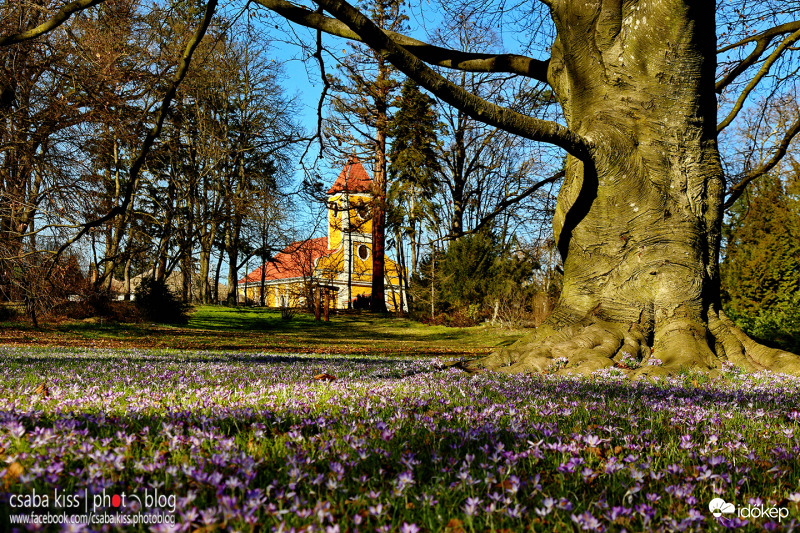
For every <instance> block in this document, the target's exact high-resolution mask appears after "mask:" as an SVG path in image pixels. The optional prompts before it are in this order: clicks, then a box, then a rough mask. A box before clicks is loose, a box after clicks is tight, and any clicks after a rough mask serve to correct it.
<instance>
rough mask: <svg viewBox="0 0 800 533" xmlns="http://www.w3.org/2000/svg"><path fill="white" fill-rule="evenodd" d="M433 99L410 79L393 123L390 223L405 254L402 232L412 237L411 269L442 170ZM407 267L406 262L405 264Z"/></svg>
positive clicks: (390, 154) (414, 264) (391, 131)
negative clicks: (423, 224)
mask: <svg viewBox="0 0 800 533" xmlns="http://www.w3.org/2000/svg"><path fill="white" fill-rule="evenodd" d="M434 105H435V101H434V100H433V98H431V97H429V96H427V95H425V94H423V93H422V92H421V91H420V90H419V86H418V85H417V84H416V83H414V81H412V80H406V81H405V83H404V84H403V88H402V91H401V93H400V97H399V109H398V110H397V112H396V113H395V115H394V117H393V118H392V120H391V123H390V125H389V136H390V137H392V147H391V150H390V151H389V158H390V160H391V164H390V167H389V175H390V176H391V179H392V186H391V189H390V191H389V219H388V225H390V226H392V227H393V228H394V231H395V236H396V237H395V238H396V242H397V248H398V250H399V251H401V254H400V255H401V258H402V257H404V255H403V254H402V250H400V249H401V247H402V239H401V233H403V234H405V235H406V236H408V237H409V238H410V240H411V243H410V244H411V270H412V272H415V271H416V270H417V257H418V255H419V238H418V233H417V231H418V227H419V224H420V220H421V219H422V218H424V217H425V215H426V213H429V212H430V211H431V203H430V200H429V199H430V198H432V197H433V195H434V193H435V188H436V180H435V175H436V173H437V172H439V171H440V165H439V160H438V158H437V156H436V143H437V134H438V130H439V127H440V126H439V123H438V116H437V113H436V109H435V107H434ZM403 266H404V267H405V265H403Z"/></svg>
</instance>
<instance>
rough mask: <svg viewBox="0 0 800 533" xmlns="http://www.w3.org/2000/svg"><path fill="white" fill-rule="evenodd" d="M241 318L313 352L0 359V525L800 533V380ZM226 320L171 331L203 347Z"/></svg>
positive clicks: (8, 354) (10, 350)
mask: <svg viewBox="0 0 800 533" xmlns="http://www.w3.org/2000/svg"><path fill="white" fill-rule="evenodd" d="M242 313H243V314H242V323H241V329H240V330H239V332H240V333H241V334H244V335H257V336H260V338H262V339H263V338H269V337H270V336H275V337H280V338H281V339H282V340H284V341H285V342H286V343H287V345H290V346H293V347H299V346H301V345H302V339H303V336H305V335H308V336H309V339H311V340H308V341H307V342H308V345H309V346H310V347H312V348H314V349H313V350H308V351H306V352H305V353H299V352H297V353H288V352H287V351H285V350H283V351H279V352H276V351H271V350H252V351H242V350H236V351H234V350H228V349H220V347H214V346H213V345H206V346H205V348H206V349H204V350H197V349H193V350H177V349H175V348H174V347H169V348H158V349H151V348H142V347H138V348H118V347H115V348H96V347H95V348H91V347H51V346H39V347H35V346H26V345H14V346H11V345H5V346H0V391H2V392H0V529H3V528H4V527H5V528H6V529H8V528H12V529H13V528H15V527H20V526H16V525H12V524H11V523H10V521H11V519H12V518H14V520H16V516H17V515H19V514H29V513H35V514H36V516H43V513H44V512H46V511H48V512H50V513H53V514H61V513H68V514H70V515H72V514H75V515H76V516H78V517H82V516H88V515H89V513H92V514H91V516H92V517H93V518H92V520H94V521H95V523H93V524H91V525H89V526H88V528H87V530H91V531H95V530H102V528H103V527H106V528H107V529H108V528H109V527H110V526H103V525H101V523H103V522H105V523H108V522H109V521H111V520H115V521H117V522H125V521H127V522H128V523H130V525H128V526H126V529H129V530H142V531H149V530H156V531H158V530H172V529H169V528H166V527H165V526H163V524H162V525H155V526H154V525H152V524H153V523H158V522H162V523H163V522H169V521H171V520H173V519H174V521H175V522H176V523H177V525H178V528H177V530H181V531H228V530H229V531H262V530H266V531H322V532H335V531H338V532H340V533H343V532H345V531H348V532H356V531H363V532H366V531H370V532H372V531H385V532H389V531H392V532H395V531H401V532H409V531H446V532H449V533H458V532H464V533H465V532H473V531H480V532H484V531H508V532H516V531H542V532H545V531H623V530H625V531H630V532H637V531H706V530H709V531H723V530H728V529H736V530H737V531H762V530H778V531H791V530H794V529H797V528H799V527H800V524H799V523H798V521H799V520H800V509H798V505H799V504H800V463H798V461H797V457H798V452H800V440H798V439H799V438H800V387H799V386H800V380H798V379H797V378H791V377H786V376H780V375H775V374H769V373H762V374H751V375H743V374H741V373H739V372H737V370H736V369H735V368H730V367H728V368H727V369H726V371H725V372H724V373H723V375H722V376H721V377H720V378H719V379H717V380H716V381H714V382H711V381H710V380H709V379H708V378H707V376H705V375H703V374H696V373H686V374H682V375H680V376H677V377H675V378H670V379H667V380H661V381H657V382H638V383H631V382H630V381H629V380H627V379H626V378H625V374H624V373H623V372H621V371H618V370H616V369H606V370H604V371H601V372H598V373H596V374H595V375H593V376H590V377H587V378H567V377H563V376H557V375H552V374H545V375H535V376H506V375H503V374H498V373H492V372H484V373H479V374H474V375H470V374H466V373H463V372H460V371H458V370H456V369H454V368H452V367H447V366H446V365H445V363H446V362H447V361H449V360H451V358H449V357H444V356H442V355H441V353H446V350H445V349H448V348H449V349H452V350H453V351H454V352H459V357H461V356H463V354H464V353H469V351H470V350H474V351H476V352H477V351H479V350H485V349H486V347H487V346H489V345H491V344H492V343H493V342H497V340H498V339H504V338H505V337H504V336H502V335H501V336H498V337H496V338H493V337H492V336H493V335H500V334H499V333H498V332H487V331H483V332H481V331H479V330H478V329H476V330H475V331H462V332H460V333H457V334H456V333H451V334H456V339H455V340H453V339H447V338H439V337H437V336H439V335H446V334H447V331H446V330H438V329H435V328H431V329H430V330H426V328H424V327H422V326H418V325H415V324H413V323H408V324H403V323H402V322H400V323H395V322H393V321H391V320H387V319H371V318H368V317H355V318H352V319H351V320H350V322H348V321H346V320H345V319H341V321H339V322H338V324H337V322H332V323H331V324H328V325H321V324H314V323H313V321H309V320H307V323H305V324H304V323H303V322H301V321H300V320H298V321H297V322H295V321H294V320H293V321H291V322H290V323H289V324H284V327H280V322H277V320H280V319H278V318H276V317H272V316H271V315H269V314H265V313H264V314H262V313H263V312H259V311H252V313H254V314H253V317H255V319H258V320H263V321H264V324H263V329H260V330H258V331H259V332H258V333H254V332H252V331H251V330H250V327H251V326H250V324H252V318H248V315H245V314H244V313H251V311H243V312H242ZM200 319H202V322H198V321H199V320H200ZM273 319H275V320H274V321H273ZM227 320H228V319H227V318H220V317H219V315H216V313H214V312H210V311H209V312H205V313H204V314H200V315H199V316H198V315H195V318H194V319H193V322H192V323H190V325H189V326H188V327H187V328H185V329H186V330H187V331H201V332H207V333H204V334H207V335H208V336H209V337H208V338H209V339H212V338H213V335H214V332H215V331H218V332H222V333H226V334H227V333H231V331H230V330H229V329H228V327H227V326H226V325H225V322H226V321H227ZM220 321H222V323H219V322H220ZM215 324H216V325H215ZM349 324H353V325H354V327H352V328H351V330H352V331H351V333H349V334H342V333H338V332H339V331H340V330H342V329H346V327H347V326H348V325H349ZM108 327H110V326H108ZM148 327H149V326H148ZM328 328H330V329H328ZM168 329H169V328H168ZM141 331H144V330H139V333H136V335H140V334H141ZM157 331H159V332H160V331H162V330H160V329H159V330H157ZM177 331H183V329H181V328H177ZM326 331H329V332H330V334H328V335H326V333H325V332H326ZM379 331H383V333H384V336H383V338H382V339H380V340H375V341H374V342H375V343H376V344H369V346H371V347H370V348H369V349H368V350H367V351H366V352H364V353H350V354H348V353H346V352H347V348H346V347H347V346H350V345H353V346H359V345H361V344H362V341H366V338H367V337H369V338H371V337H373V336H374V335H375V333H376V332H379ZM403 331H407V332H408V334H407V335H403V333H402V332H403ZM313 332H316V337H312V335H311V334H312V333H313ZM29 333H31V334H34V332H29ZM50 333H51V334H53V335H55V334H56V333H54V332H50ZM57 333H60V334H64V335H67V333H66V331H60V330H59V331H58V332H57ZM69 334H70V335H75V336H76V337H77V336H79V333H76V332H75V331H74V330H73V331H72V332H71V333H69ZM100 334H102V335H105V333H103V331H102V330H101V331H100ZM100 334H98V335H100ZM360 335H363V336H364V337H359V336H360ZM132 336H135V335H132ZM98 338H100V337H98ZM480 338H483V340H482V341H481V340H479V339H480ZM246 342H250V341H246ZM318 342H319V344H317V343H318ZM406 342H409V343H411V344H412V346H414V348H413V349H412V350H411V351H410V352H408V353H404V352H403V350H401V349H400V346H401V345H402V344H405V343H406ZM427 343H431V346H433V349H432V350H431V353H439V355H436V356H425V355H420V354H423V353H425V350H424V349H423V348H424V347H425V346H426V344H427ZM319 346H326V347H327V348H328V349H327V351H325V350H317V347H319ZM211 348H213V349H211ZM334 348H335V350H334ZM438 350H441V352H437V351H438ZM409 354H411V355H409ZM44 496H47V497H48V501H47V502H43V497H44ZM59 496H60V499H57V498H58V497H59ZM36 497H38V498H39V499H38V500H36ZM711 503H713V505H712V506H711V507H710V506H709V504H711ZM712 508H713V509H712ZM712 511H716V514H718V515H719V516H718V517H715V516H714V513H713V512H712ZM98 522H99V523H98ZM137 522H138V525H137V524H136V523H137ZM83 527H84V526H80V525H74V529H75V530H83V529H82V528H83ZM116 527H118V526H114V527H111V529H115V528H116ZM44 529H45V530H48V531H51V530H52V531H59V530H61V526H53V525H48V526H44Z"/></svg>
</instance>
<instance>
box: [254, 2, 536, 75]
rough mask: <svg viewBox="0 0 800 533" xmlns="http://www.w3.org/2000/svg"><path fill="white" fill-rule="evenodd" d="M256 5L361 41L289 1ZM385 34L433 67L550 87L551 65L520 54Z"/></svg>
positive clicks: (340, 24)
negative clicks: (464, 48) (470, 49)
mask: <svg viewBox="0 0 800 533" xmlns="http://www.w3.org/2000/svg"><path fill="white" fill-rule="evenodd" d="M255 1H256V2H257V3H259V4H261V5H262V6H264V7H266V8H267V9H270V10H272V11H274V12H275V13H277V14H279V15H281V16H282V17H285V18H286V19H288V20H290V21H292V22H294V23H295V24H300V25H302V26H307V27H309V28H313V29H317V30H321V31H324V32H325V33H328V34H331V35H336V36H338V37H343V38H345V39H350V40H353V41H361V37H360V36H359V35H358V34H357V33H356V32H354V31H353V30H351V29H350V28H349V27H348V26H347V25H346V24H344V23H343V22H341V21H340V20H337V19H335V18H331V17H326V16H324V15H322V14H320V13H317V12H315V11H311V10H310V9H308V8H306V7H303V6H298V5H295V4H292V3H290V2H287V1H286V0H255ZM385 33H386V35H388V36H389V37H390V38H391V39H392V40H393V41H394V42H396V43H397V44H399V45H401V46H403V47H404V48H405V49H407V50H408V51H409V52H411V53H412V54H414V55H415V56H417V57H418V58H420V59H421V60H422V61H425V62H426V63H430V64H431V65H436V66H439V67H445V68H452V69H456V70H465V71H468V72H506V73H510V74H518V75H521V76H526V77H529V78H533V79H535V80H538V81H541V82H544V83H547V66H548V61H540V60H537V59H533V58H530V57H526V56H521V55H516V54H476V53H470V52H461V51H458V50H452V49H450V48H443V47H440V46H435V45H432V44H429V43H426V42H423V41H419V40H417V39H414V38H412V37H408V36H406V35H403V34H400V33H397V32H393V31H388V30H387V31H385Z"/></svg>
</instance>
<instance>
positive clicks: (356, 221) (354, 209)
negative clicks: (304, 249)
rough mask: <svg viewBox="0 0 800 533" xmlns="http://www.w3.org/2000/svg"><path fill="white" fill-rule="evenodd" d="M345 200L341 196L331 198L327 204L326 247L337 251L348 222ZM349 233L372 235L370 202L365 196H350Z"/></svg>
mask: <svg viewBox="0 0 800 533" xmlns="http://www.w3.org/2000/svg"><path fill="white" fill-rule="evenodd" d="M346 200H347V199H346V198H345V197H344V195H342V194H337V195H333V196H331V198H330V200H329V202H328V226H329V227H328V247H329V248H330V249H331V250H336V249H338V248H339V247H340V246H341V244H342V241H343V240H344V238H345V236H344V228H345V226H346V224H347V221H348V218H347V216H348V214H347V211H348V210H347V209H344V206H345V205H346ZM349 212H350V219H349V220H350V232H351V233H365V234H367V235H371V234H372V220H371V218H370V215H369V212H370V200H369V197H367V196H361V195H355V194H351V195H350V209H349Z"/></svg>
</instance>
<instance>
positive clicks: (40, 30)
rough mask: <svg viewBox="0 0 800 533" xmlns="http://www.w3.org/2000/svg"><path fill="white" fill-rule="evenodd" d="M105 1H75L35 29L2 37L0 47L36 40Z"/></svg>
mask: <svg viewBox="0 0 800 533" xmlns="http://www.w3.org/2000/svg"><path fill="white" fill-rule="evenodd" d="M104 1H105V0H75V1H74V2H70V3H69V4H67V5H65V6H64V7H62V8H61V9H60V10H59V11H58V13H56V14H55V16H53V18H51V19H50V20H48V21H46V22H43V23H42V24H39V25H38V26H36V27H35V28H32V29H30V30H26V31H23V32H20V33H15V34H14V35H7V36H5V37H0V46H11V45H12V44H17V43H21V42H24V41H29V40H31V39H35V38H36V37H39V36H40V35H43V34H45V33H48V32H51V31H53V30H54V29H56V28H58V27H59V26H61V25H62V24H64V23H65V22H66V21H67V20H68V19H69V18H70V17H71V16H72V15H74V14H75V13H77V12H78V11H83V10H84V9H87V8H90V7H92V6H94V5H97V4H99V3H101V2H104Z"/></svg>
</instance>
